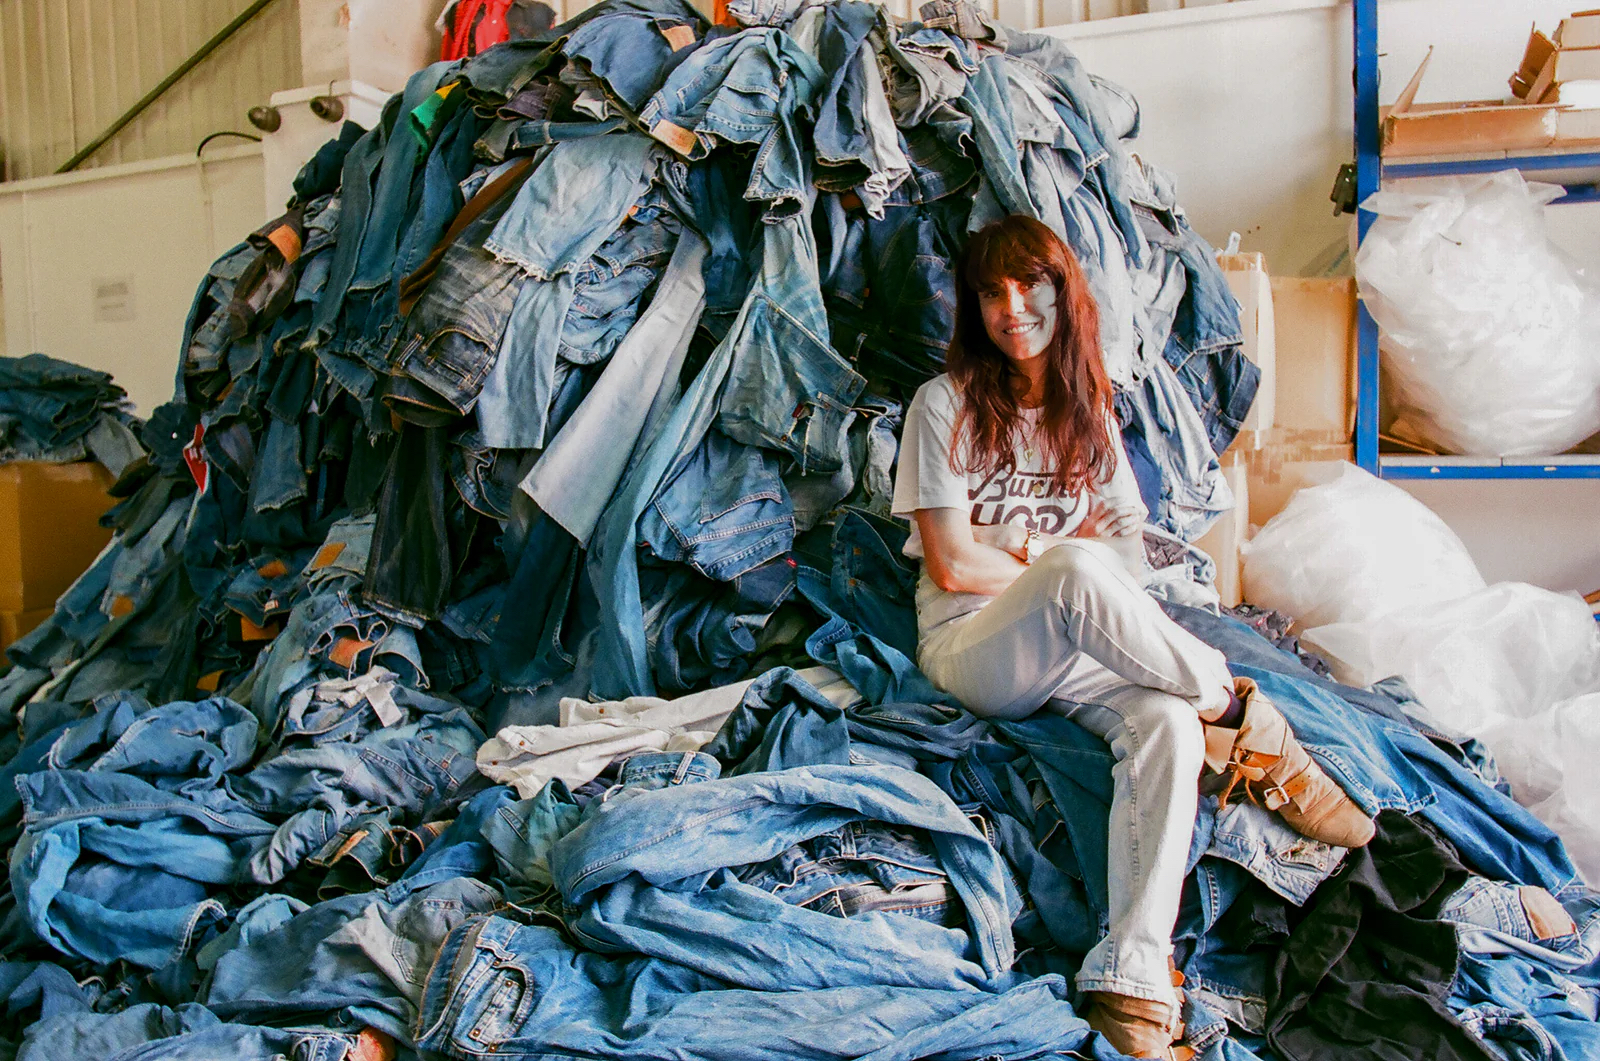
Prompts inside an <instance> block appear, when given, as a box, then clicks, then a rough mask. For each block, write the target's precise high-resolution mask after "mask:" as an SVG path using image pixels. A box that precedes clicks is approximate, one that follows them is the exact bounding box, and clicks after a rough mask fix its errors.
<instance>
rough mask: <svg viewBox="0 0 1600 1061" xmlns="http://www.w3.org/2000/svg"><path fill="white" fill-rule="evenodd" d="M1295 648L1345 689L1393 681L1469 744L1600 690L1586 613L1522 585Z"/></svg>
mask: <svg viewBox="0 0 1600 1061" xmlns="http://www.w3.org/2000/svg"><path fill="white" fill-rule="evenodd" d="M1300 641H1301V643H1302V644H1304V645H1306V646H1307V647H1309V648H1311V649H1312V650H1313V651H1315V652H1317V653H1318V654H1319V655H1321V656H1322V657H1323V658H1324V659H1326V660H1327V661H1328V665H1329V666H1330V667H1332V668H1333V673H1334V676H1335V677H1336V678H1338V679H1339V680H1340V681H1342V682H1344V683H1345V684H1347V685H1358V686H1360V685H1371V684H1372V683H1373V682H1376V681H1381V680H1382V679H1384V678H1387V677H1390V676H1391V675H1396V674H1398V675H1400V676H1401V677H1403V678H1405V680H1406V681H1407V683H1409V684H1410V686H1411V688H1412V689H1414V690H1415V691H1416V693H1417V697H1418V699H1420V700H1421V701H1422V703H1423V705H1424V706H1425V707H1426V708H1427V709H1428V711H1429V712H1431V713H1432V714H1433V715H1435V716H1436V717H1437V718H1438V719H1439V721H1440V722H1442V723H1443V724H1444V725H1446V726H1449V727H1450V728H1452V729H1457V730H1460V731H1462V732H1464V733H1466V734H1467V735H1469V736H1473V737H1476V736H1479V735H1481V734H1483V733H1485V732H1486V731H1487V729H1488V727H1490V726H1492V725H1494V724H1496V723H1498V722H1499V721H1500V720H1502V719H1518V720H1527V719H1530V718H1532V717H1534V716H1535V715H1538V714H1540V713H1542V712H1544V711H1546V710H1547V709H1549V708H1550V707H1551V705H1553V704H1556V703H1559V702H1561V701H1563V700H1569V699H1571V698H1572V697H1575V696H1580V695H1582V694H1584V693H1587V692H1591V691H1597V690H1600V631H1597V629H1596V625H1595V622H1594V617H1593V615H1592V614H1591V613H1590V611H1589V606H1588V605H1587V604H1585V603H1584V602H1583V599H1582V598H1581V597H1579V596H1577V595H1576V594H1568V593H1552V592H1550V591H1549V590H1547V589H1540V588H1539V587H1538V586H1530V585H1527V584H1525V583H1521V582H1500V583H1496V584H1495V585H1493V586H1490V587H1488V588H1487V589H1483V590H1480V591H1478V592H1476V593H1473V594H1471V595H1469V596H1466V597H1461V598H1459V599H1457V600H1452V601H1445V602H1442V603H1431V604H1421V605H1416V606H1413V607H1409V608H1403V609H1401V610H1399V611H1392V612H1389V613H1388V614H1386V615H1381V616H1377V617H1376V618H1373V619H1368V620H1364V621H1363V620H1357V621H1353V622H1341V623H1333V624H1330V625H1327V626H1319V627H1314V628H1311V629H1307V630H1306V631H1304V632H1303V633H1302V634H1301V636H1300ZM1491 747H1492V745H1491ZM1495 751H1496V752H1499V749H1495Z"/></svg>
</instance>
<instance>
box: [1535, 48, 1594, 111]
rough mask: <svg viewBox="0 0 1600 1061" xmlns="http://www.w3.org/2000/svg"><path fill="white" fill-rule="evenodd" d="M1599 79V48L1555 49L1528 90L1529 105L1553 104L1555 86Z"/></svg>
mask: <svg viewBox="0 0 1600 1061" xmlns="http://www.w3.org/2000/svg"><path fill="white" fill-rule="evenodd" d="M1596 78H1600V48H1557V49H1556V50H1555V51H1554V52H1552V53H1551V55H1550V58H1548V59H1546V60H1545V63H1544V69H1542V70H1540V71H1539V76H1538V77H1537V78H1536V79H1535V80H1534V82H1533V85H1532V86H1531V87H1530V88H1529V89H1528V97H1527V98H1528V102H1529V103H1553V102H1555V101H1554V100H1553V99H1552V95H1553V93H1554V90H1555V88H1556V87H1557V86H1559V85H1560V84H1562V83H1563V82H1566V81H1593V80H1595V79H1596Z"/></svg>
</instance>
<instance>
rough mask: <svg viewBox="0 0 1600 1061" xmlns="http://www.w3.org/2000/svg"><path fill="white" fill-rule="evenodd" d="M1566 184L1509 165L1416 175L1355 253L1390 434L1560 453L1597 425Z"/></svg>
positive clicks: (1595, 347) (1377, 201) (1589, 331)
mask: <svg viewBox="0 0 1600 1061" xmlns="http://www.w3.org/2000/svg"><path fill="white" fill-rule="evenodd" d="M1560 194H1561V189H1560V188H1558V187H1556V186H1555V185H1550V184H1529V183H1527V182H1526V181H1524V180H1523V178H1522V175H1521V174H1520V173H1518V172H1517V171H1515V170H1506V171H1503V172H1500V173H1496V174H1494V175H1492V176H1487V177H1449V178H1439V179H1433V180H1427V181H1411V182H1408V183H1407V184H1406V185H1404V186H1402V187H1401V188H1396V189H1393V190H1387V191H1381V192H1378V193H1376V194H1374V195H1372V196H1370V197H1368V198H1367V200H1366V201H1365V202H1364V203H1362V207H1363V208H1364V209H1367V210H1371V211H1373V212H1375V213H1377V214H1378V215H1379V216H1378V219H1377V221H1376V222H1375V223H1374V224H1373V225H1372V228H1371V230H1370V231H1369V232H1368V233H1367V236H1366V238H1365V239H1364V240H1363V241H1362V244H1361V250H1360V252H1359V253H1358V254H1357V255H1356V278H1357V280H1358V282H1359V283H1360V285H1361V295H1362V298H1363V299H1365V300H1366V304H1367V307H1368V309H1370V310H1371V312H1372V315H1373V317H1374V318H1375V319H1376V320H1377V322H1378V323H1379V325H1381V326H1382V328H1383V330H1384V337H1383V342H1382V350H1383V364H1384V369H1385V372H1386V375H1385V387H1386V388H1387V391H1386V397H1388V398H1390V399H1391V400H1392V401H1393V402H1394V405H1395V408H1396V411H1397V414H1398V415H1397V419H1396V420H1395V422H1394V424H1393V427H1392V428H1391V430H1392V431H1393V432H1394V433H1395V434H1396V435H1399V436H1401V437H1405V438H1409V439H1412V440H1414V441H1419V442H1424V443H1427V444H1430V445H1432V446H1435V447H1436V448H1438V449H1440V450H1441V451H1442V452H1445V453H1465V454H1471V455H1475V456H1478V455H1481V456H1532V455H1538V454H1552V453H1560V452H1562V451H1564V450H1567V449H1570V448H1571V447H1572V446H1574V445H1576V444H1577V443H1579V442H1581V441H1583V440H1584V439H1586V438H1588V437H1589V436H1590V435H1592V434H1594V433H1595V432H1596V431H1600V296H1597V294H1596V291H1595V290H1594V288H1593V287H1592V286H1591V285H1590V284H1589V282H1588V281H1587V280H1586V279H1585V278H1584V277H1582V276H1581V275H1580V274H1579V273H1578V272H1577V271H1576V270H1575V269H1573V268H1572V266H1571V265H1570V264H1569V263H1568V262H1567V261H1566V260H1565V259H1564V258H1563V257H1562V256H1561V255H1560V253H1559V252H1558V251H1557V250H1556V249H1555V248H1554V247H1553V246H1552V245H1551V243H1550V240H1549V238H1548V236H1547V234H1546V230H1545V219H1544V213H1543V209H1542V207H1543V206H1544V204H1546V203H1548V202H1550V201H1551V200H1553V199H1555V198H1556V197H1557V196H1559V195H1560Z"/></svg>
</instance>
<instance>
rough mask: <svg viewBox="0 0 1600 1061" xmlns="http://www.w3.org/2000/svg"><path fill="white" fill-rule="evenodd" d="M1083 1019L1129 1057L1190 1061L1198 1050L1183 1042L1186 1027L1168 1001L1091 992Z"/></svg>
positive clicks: (1105, 992)
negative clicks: (1153, 1000)
mask: <svg viewBox="0 0 1600 1061" xmlns="http://www.w3.org/2000/svg"><path fill="white" fill-rule="evenodd" d="M1085 997H1086V998H1087V999H1088V1002H1089V1004H1088V1006H1087V1007H1085V1010H1084V1014H1083V1019H1084V1020H1086V1021H1088V1022H1089V1027H1091V1028H1093V1029H1094V1030H1095V1031H1097V1032H1099V1033H1100V1034H1101V1035H1104V1036H1105V1037H1106V1041H1107V1042H1109V1043H1110V1044H1111V1045H1112V1046H1113V1047H1114V1048H1115V1049H1116V1051H1117V1052H1118V1053H1121V1054H1126V1055H1127V1056H1129V1057H1154V1058H1160V1059H1161V1061H1190V1059H1191V1058H1193V1057H1194V1049H1193V1048H1192V1047H1189V1046H1187V1045H1185V1044H1184V1043H1181V1042H1179V1040H1181V1039H1182V1038H1183V1031H1184V1029H1183V1025H1182V1024H1181V1023H1180V1022H1179V1021H1178V1015H1177V1012H1176V1011H1175V1010H1174V1009H1173V1008H1172V1007H1171V1006H1169V1005H1167V1004H1166V1003H1164V1002H1152V1001H1150V1000H1149V999H1144V998H1132V997H1130V996H1128V995H1117V994H1112V993H1111V992H1110V991H1090V992H1088V993H1087V994H1086V995H1085Z"/></svg>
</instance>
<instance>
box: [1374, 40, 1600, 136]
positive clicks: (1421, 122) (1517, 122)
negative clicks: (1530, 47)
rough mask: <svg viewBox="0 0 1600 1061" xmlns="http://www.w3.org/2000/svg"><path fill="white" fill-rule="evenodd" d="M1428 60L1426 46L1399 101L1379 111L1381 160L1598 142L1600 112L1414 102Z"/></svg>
mask: <svg viewBox="0 0 1600 1061" xmlns="http://www.w3.org/2000/svg"><path fill="white" fill-rule="evenodd" d="M1432 57H1433V49H1432V48H1430V49H1428V55H1427V56H1426V57H1424V58H1423V60H1422V65H1421V66H1419V67H1417V72H1416V73H1415V74H1413V75H1412V77H1411V81H1410V82H1409V83H1408V84H1407V85H1406V87H1405V90H1404V91H1403V92H1401V93H1400V98H1399V99H1397V100H1396V101H1395V104H1394V106H1393V107H1390V108H1388V109H1387V110H1386V111H1385V112H1384V113H1383V155H1384V157H1385V158H1387V159H1396V158H1408V157H1412V158H1414V157H1417V156H1423V155H1481V154H1493V153H1495V152H1498V151H1530V150H1537V149H1539V148H1547V147H1579V146H1585V145H1590V144H1594V143H1595V142H1597V141H1600V110H1595V109H1588V110H1573V109H1570V108H1566V107H1562V106H1560V105H1558V104H1543V103H1538V104H1528V103H1505V102H1503V101H1501V100H1469V101H1466V102H1462V103H1417V102H1416V96H1417V89H1418V87H1419V86H1420V84H1421V82H1422V75H1423V74H1424V73H1425V72H1426V71H1427V69H1428V60H1429V59H1431V58H1432Z"/></svg>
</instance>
